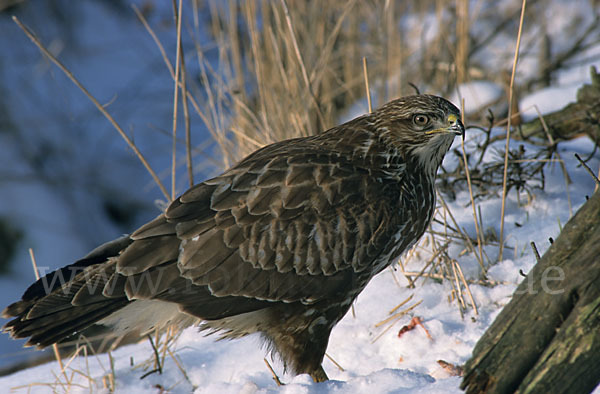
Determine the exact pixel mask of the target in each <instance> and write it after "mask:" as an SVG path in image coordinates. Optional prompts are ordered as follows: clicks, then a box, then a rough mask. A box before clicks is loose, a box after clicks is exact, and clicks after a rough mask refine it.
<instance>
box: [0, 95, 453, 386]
mask: <svg viewBox="0 0 600 394" xmlns="http://www.w3.org/2000/svg"><path fill="white" fill-rule="evenodd" d="M464 132H465V129H464V126H463V124H462V123H461V120H460V113H459V110H458V109H457V108H456V107H455V106H454V105H452V104H451V103H450V102H448V101H446V100H445V99H443V98H440V97H437V96H432V95H414V96H408V97H404V98H400V99H396V100H393V101H391V102H389V103H387V104H385V105H383V106H382V107H381V108H379V109H377V110H375V111H374V112H372V113H370V114H367V115H364V116H360V117H358V118H356V119H354V120H351V121H349V122H347V123H344V124H342V125H340V126H337V127H334V128H332V129H330V130H327V131H324V132H322V133H320V134H318V135H314V136H311V137H304V138H295V139H289V140H285V141H281V142H277V143H274V144H271V145H267V146H265V147H263V148H261V149H259V150H257V151H255V152H254V153H252V154H250V155H249V156H247V157H246V158H244V159H243V160H241V161H240V162H239V163H238V164H236V165H234V166H233V167H232V168H230V169H228V170H227V171H225V172H224V173H223V174H221V175H219V176H217V177H215V178H212V179H209V180H206V181H204V182H202V183H200V184H197V185H195V186H193V187H192V188H191V189H189V190H188V191H186V192H185V193H183V194H182V195H181V196H180V197H179V198H177V199H176V200H175V201H173V202H172V203H171V204H170V206H169V207H168V208H167V210H166V211H165V212H164V213H163V214H161V215H159V216H158V217H156V218H155V219H154V220H152V221H150V222H149V223H147V224H145V225H143V226H142V227H141V228H139V229H138V230H136V231H135V232H133V234H131V235H129V236H124V237H121V238H119V239H117V240H115V241H112V242H109V243H107V244H104V245H102V246H100V247H98V248H97V249H95V250H93V251H92V252H91V253H90V254H88V255H87V256H86V257H84V258H83V259H81V260H79V261H77V262H75V263H74V264H71V265H68V266H66V267H63V268H61V269H58V270H56V271H54V272H52V273H50V274H48V275H46V276H45V277H44V278H41V279H40V280H38V281H37V282H35V283H34V284H32V285H31V286H30V287H29V288H28V289H27V290H26V291H25V293H24V294H23V296H22V299H21V300H20V301H17V302H15V303H14V304H12V305H10V306H8V307H7V308H6V309H5V310H4V311H3V316H4V317H7V318H14V319H13V320H11V321H10V322H8V323H7V324H6V325H5V326H4V330H5V331H7V332H9V333H10V335H12V336H13V337H15V338H26V337H29V341H28V342H27V344H28V345H36V346H38V347H41V348H43V347H46V346H49V345H51V344H54V343H61V342H65V341H73V340H75V339H76V338H78V336H79V335H86V334H91V333H92V332H98V331H97V330H98V329H104V331H105V332H109V333H111V334H112V335H121V334H123V333H130V332H135V333H138V334H140V335H144V334H145V333H148V332H150V331H152V330H155V329H160V328H164V327H166V326H168V325H170V324H176V325H179V326H180V327H185V326H189V325H192V324H194V323H200V327H201V328H203V329H208V330H209V331H210V332H215V331H218V332H219V333H220V334H221V335H222V336H223V337H224V338H237V337H242V336H245V335H248V334H251V333H260V334H261V335H262V336H263V337H264V339H265V340H266V342H267V344H268V345H269V346H270V348H271V349H273V350H276V352H277V353H278V354H279V355H280V356H281V359H282V361H283V364H284V366H285V367H286V368H287V369H288V370H290V371H291V372H293V373H295V374H303V373H307V374H310V376H311V377H312V378H313V379H314V380H315V381H317V382H320V381H324V380H327V375H326V374H325V371H324V370H323V368H322V366H321V363H322V361H323V356H324V354H325V350H326V348H327V343H328V340H329V335H330V332H331V330H332V328H333V327H334V326H335V324H336V323H338V322H339V321H340V320H341V319H342V317H343V316H344V315H345V314H346V312H347V311H348V309H349V308H350V306H351V304H352V302H353V301H354V299H355V298H356V297H357V296H358V294H359V293H360V292H361V291H362V290H363V289H364V288H365V286H366V285H367V283H368V282H369V280H370V279H371V278H373V276H374V275H376V274H377V273H379V272H381V271H382V270H383V269H384V268H386V267H387V266H389V265H390V264H391V263H392V262H393V261H394V259H395V258H397V257H398V256H399V255H400V254H401V253H402V252H404V251H405V250H407V249H408V248H410V247H411V246H412V245H414V244H415V242H417V241H418V239H419V238H420V237H421V236H422V235H423V233H424V231H425V229H426V227H427V226H428V224H429V222H430V221H431V218H432V216H433V213H434V209H435V188H434V183H435V178H436V172H437V170H438V167H439V166H440V164H441V162H442V159H443V158H444V155H445V154H446V152H447V151H448V149H449V148H450V146H451V145H452V142H453V140H454V137H456V136H458V135H460V136H463V138H464ZM94 329H96V331H93V330H94Z"/></svg>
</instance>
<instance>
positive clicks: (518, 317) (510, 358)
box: [461, 191, 600, 393]
mask: <svg viewBox="0 0 600 394" xmlns="http://www.w3.org/2000/svg"><path fill="white" fill-rule="evenodd" d="M598 383H600V191H598V192H596V193H595V194H594V195H593V196H592V197H591V198H589V200H588V201H587V202H586V203H585V204H584V205H583V206H582V207H581V209H579V211H578V212H577V214H576V215H575V216H574V217H573V218H571V220H569V221H568V223H567V224H566V225H565V227H564V229H563V231H562V232H561V234H560V236H559V237H558V238H557V239H556V241H555V242H554V243H553V244H552V246H551V247H550V249H548V251H547V252H546V253H545V254H544V256H543V257H542V258H541V259H540V261H539V262H538V263H537V264H536V265H535V267H534V268H533V269H532V270H531V272H529V273H528V275H527V277H526V278H525V280H524V281H523V283H521V284H520V285H519V287H518V288H517V290H516V291H515V293H514V294H513V298H512V300H511V301H510V302H509V303H508V305H506V306H505V307H504V309H503V310H502V312H501V313H500V314H499V315H498V317H497V318H496V320H495V321H494V322H493V323H492V325H491V326H490V328H489V329H488V330H487V331H486V332H485V333H484V335H483V336H482V337H481V338H480V340H479V341H478V343H477V345H476V346H475V349H474V351H473V356H472V357H471V359H470V360H469V361H468V362H467V364H466V366H465V375H464V379H463V382H462V384H461V388H462V389H463V390H466V391H467V393H513V392H519V393H567V392H568V393H589V392H591V391H592V390H594V388H595V387H596V386H597V385H598Z"/></svg>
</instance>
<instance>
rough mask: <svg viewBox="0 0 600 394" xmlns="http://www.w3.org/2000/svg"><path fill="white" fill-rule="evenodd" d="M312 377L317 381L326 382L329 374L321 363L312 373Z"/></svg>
mask: <svg viewBox="0 0 600 394" xmlns="http://www.w3.org/2000/svg"><path fill="white" fill-rule="evenodd" d="M310 377H311V378H313V380H314V381H315V383H320V382H325V381H326V380H329V378H328V377H327V374H326V373H325V371H324V370H323V367H322V366H320V365H319V368H317V369H315V370H314V371H312V372H311V373H310Z"/></svg>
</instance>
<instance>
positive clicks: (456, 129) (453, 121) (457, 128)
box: [447, 114, 465, 141]
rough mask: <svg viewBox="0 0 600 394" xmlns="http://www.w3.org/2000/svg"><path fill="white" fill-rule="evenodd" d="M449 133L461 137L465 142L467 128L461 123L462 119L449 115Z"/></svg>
mask: <svg viewBox="0 0 600 394" xmlns="http://www.w3.org/2000/svg"><path fill="white" fill-rule="evenodd" d="M448 123H449V126H448V129H447V130H448V131H449V132H451V133H454V134H456V135H461V136H462V139H463V141H464V140H465V126H464V125H463V123H462V122H461V120H460V118H459V117H458V116H456V115H454V114H450V115H448Z"/></svg>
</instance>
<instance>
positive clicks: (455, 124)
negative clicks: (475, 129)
mask: <svg viewBox="0 0 600 394" xmlns="http://www.w3.org/2000/svg"><path fill="white" fill-rule="evenodd" d="M446 122H447V123H448V126H446V127H440V128H439V129H434V130H429V131H426V132H425V134H434V133H452V134H454V135H461V136H462V139H463V141H464V140H465V126H464V125H463V123H462V122H461V120H460V118H459V117H458V116H456V115H454V114H450V115H448V118H447V119H446Z"/></svg>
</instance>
